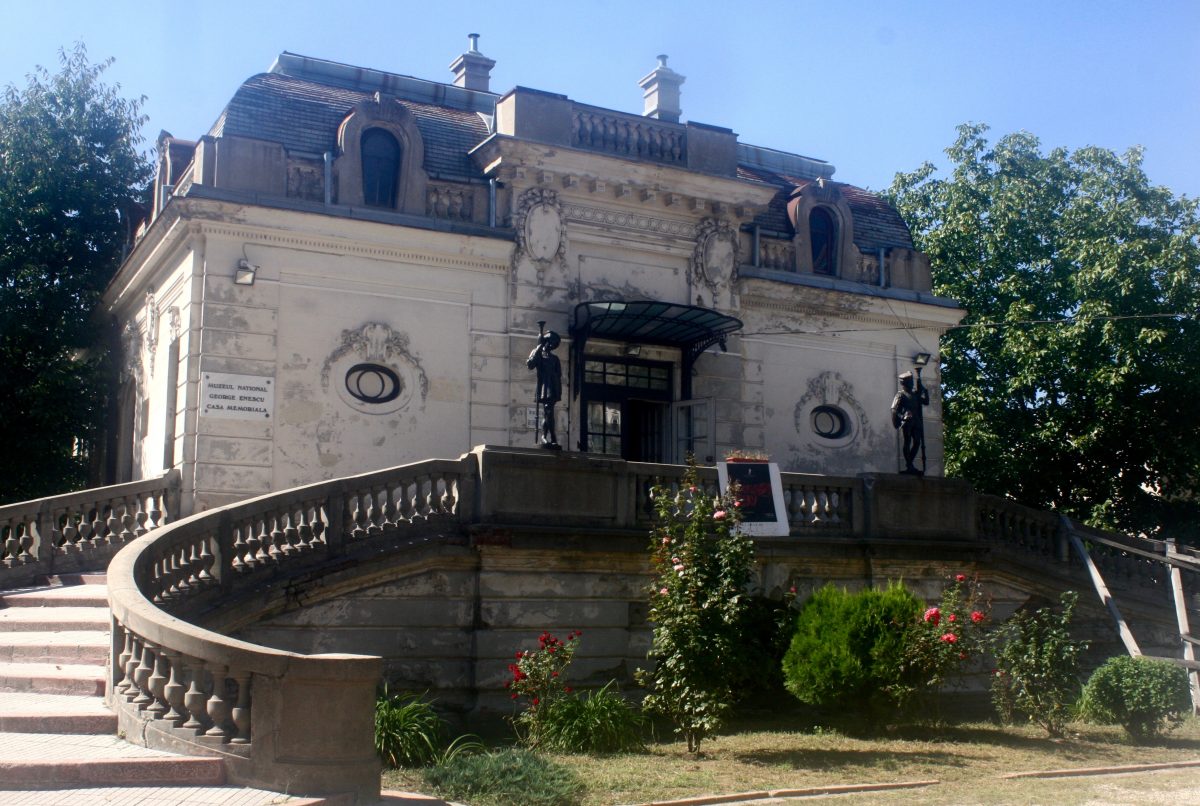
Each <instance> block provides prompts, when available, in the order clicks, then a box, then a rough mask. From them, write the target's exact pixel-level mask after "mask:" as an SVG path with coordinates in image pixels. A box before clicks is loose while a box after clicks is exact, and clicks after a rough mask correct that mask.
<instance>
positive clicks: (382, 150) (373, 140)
mask: <svg viewBox="0 0 1200 806" xmlns="http://www.w3.org/2000/svg"><path fill="white" fill-rule="evenodd" d="M399 184H400V144H399V143H397V142H396V138H395V137H393V136H392V134H391V133H390V132H388V131H386V130H384V129H378V128H371V129H367V130H366V131H365V132H363V136H362V189H363V204H365V205H368V206H370V207H385V208H387V209H388V210H394V209H395V208H396V189H397V188H398V187H399Z"/></svg>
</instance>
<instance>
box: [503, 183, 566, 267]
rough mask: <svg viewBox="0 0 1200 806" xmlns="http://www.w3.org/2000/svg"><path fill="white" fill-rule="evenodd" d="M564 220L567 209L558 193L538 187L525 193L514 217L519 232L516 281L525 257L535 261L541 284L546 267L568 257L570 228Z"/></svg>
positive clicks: (514, 263) (515, 263)
mask: <svg viewBox="0 0 1200 806" xmlns="http://www.w3.org/2000/svg"><path fill="white" fill-rule="evenodd" d="M563 221H564V216H563V209H562V205H561V204H560V203H559V200H558V193H557V192H555V191H553V190H551V189H549V188H542V187H535V188H530V189H529V190H527V191H525V192H524V193H522V194H521V196H520V199H519V200H518V202H517V212H516V214H515V215H514V216H513V228H514V229H515V230H516V232H517V248H516V249H515V250H514V251H513V266H512V269H513V278H514V280H515V279H516V271H517V265H518V264H519V262H520V260H521V257H522V256H525V257H527V258H529V259H530V260H531V261H533V263H534V266H535V268H536V269H537V273H538V282H539V283H541V282H542V278H543V276H544V274H545V271H546V269H548V268H550V266H551V265H553V264H554V263H555V262H561V261H563V260H565V257H566V254H567V228H566V227H565V226H563Z"/></svg>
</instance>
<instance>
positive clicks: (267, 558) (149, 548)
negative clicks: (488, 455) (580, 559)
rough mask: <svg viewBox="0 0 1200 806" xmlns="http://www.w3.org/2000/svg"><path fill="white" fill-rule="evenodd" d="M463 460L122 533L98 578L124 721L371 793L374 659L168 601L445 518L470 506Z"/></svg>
mask: <svg viewBox="0 0 1200 806" xmlns="http://www.w3.org/2000/svg"><path fill="white" fill-rule="evenodd" d="M472 467H473V457H470V456H469V457H467V458H465V459H464V460H462V461H445V460H431V461H426V462H420V463H417V464H413V465H405V466H402V467H398V468H392V469H389V470H384V471H378V472H375V473H368V474H365V475H362V476H355V477H351V478H346V479H339V480H336V481H327V482H320V483H317V484H312V485H308V486H306V487H300V488H296V489H292V490H287V491H284V492H281V493H276V494H272V495H267V496H262V497H260V498H255V499H252V500H249V501H244V502H241V503H238V504H233V505H231V506H227V507H223V508H221V509H217V510H212V511H209V512H204V513H200V514H198V515H194V516H192V517H190V518H186V519H183V520H181V521H179V522H177V523H174V524H172V525H171V526H168V527H166V528H163V529H160V530H157V531H156V532H154V533H153V534H148V535H146V536H145V537H143V538H141V539H139V540H137V541H135V542H134V543H132V544H131V545H130V546H129V547H128V549H127V550H126V551H124V552H122V553H121V554H119V555H118V556H117V558H116V559H115V560H114V561H113V563H112V565H111V566H110V567H109V582H108V584H109V601H110V604H111V606H112V611H113V657H114V659H115V660H114V662H113V664H112V667H111V676H110V680H109V688H108V690H109V699H110V702H111V704H112V705H113V707H114V710H116V711H117V713H118V717H119V720H120V724H121V730H123V731H124V732H125V734H126V735H127V736H130V737H142V738H144V741H145V743H146V744H147V745H148V746H152V747H159V748H161V749H168V750H174V751H182V752H189V753H200V754H204V753H206V752H207V753H219V754H220V755H222V756H223V757H225V758H226V763H227V766H228V767H229V772H230V776H231V778H232V779H233V780H235V781H238V782H241V783H245V784H251V785H261V786H265V787H268V788H273V789H281V790H287V791H289V792H291V793H297V792H303V793H307V794H321V793H328V792H344V791H353V792H354V793H355V794H356V796H357V797H358V798H359V799H360V800H362V799H366V800H369V799H370V798H372V797H376V796H377V795H378V792H379V761H378V759H377V758H376V756H375V753H374V748H373V745H372V736H373V732H372V719H373V713H374V698H375V688H376V686H377V685H378V683H379V681H380V677H381V673H382V665H381V664H382V661H381V660H380V659H379V658H377V657H371V656H361V655H349V654H326V655H302V654H298V653H292V652H284V651H279V650H274V649H270V648H267V647H261V646H257V645H254V644H250V643H247V642H244V641H239V640H235V639H232V638H229V637H227V636H225V635H222V634H220V633H217V632H213V631H210V630H207V629H204V628H203V627H202V626H200V625H199V624H195V623H191V622H189V621H187V620H183V619H180V618H176V617H174V616H172V615H170V613H171V612H174V611H178V610H180V609H181V608H182V607H183V606H184V605H186V604H188V603H189V602H190V601H192V600H196V599H200V598H202V597H203V595H204V594H205V593H206V592H212V593H211V594H210V597H209V598H213V597H215V598H216V600H218V601H219V600H220V599H222V598H225V597H234V598H236V596H237V594H239V592H242V591H244V590H246V589H251V590H252V589H255V588H258V587H260V586H263V587H269V586H270V585H271V584H273V583H276V584H278V583H279V580H281V579H286V577H287V575H288V572H289V568H290V567H293V566H294V567H302V566H303V567H305V568H311V567H313V566H314V565H315V566H320V565H325V566H328V565H329V564H330V563H332V562H336V560H337V558H338V556H339V555H341V554H343V553H344V552H346V551H348V550H350V549H351V548H352V547H354V546H356V545H358V544H364V543H369V542H370V541H372V540H373V539H375V538H378V537H380V536H383V535H395V534H396V533H397V532H400V531H414V532H415V531H419V530H421V529H422V528H437V527H438V525H439V524H442V523H448V524H451V525H452V528H457V523H458V522H459V520H460V519H461V518H467V519H469V518H470V511H469V509H467V508H464V507H462V506H460V504H461V502H462V501H463V500H464V493H463V490H464V487H469V486H470V485H471V484H473V479H474V473H473V472H472ZM473 499H474V496H473V495H471V494H469V493H468V494H467V495H466V496H465V500H466V501H468V502H470V501H473ZM318 726H319V727H318Z"/></svg>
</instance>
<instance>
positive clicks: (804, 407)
mask: <svg viewBox="0 0 1200 806" xmlns="http://www.w3.org/2000/svg"><path fill="white" fill-rule="evenodd" d="M819 409H820V410H824V411H825V412H826V413H828V414H829V415H831V416H832V417H833V418H835V419H836V418H837V417H841V418H842V419H843V422H842V425H843V428H841V429H840V433H839V432H837V431H828V432H826V433H827V434H834V433H836V434H837V435H836V436H822V435H820V434H819V431H818V430H817V428H820V426H819V425H817V424H818V423H819V422H820V421H821V419H820V417H814V413H815V412H817V411H818V410H819ZM795 426H796V433H797V434H799V435H800V436H801V437H802V438H804V439H805V440H806V441H807V442H808V443H809V444H810V445H813V446H815V447H824V448H841V447H845V446H847V445H849V444H851V443H853V442H860V443H866V442H869V440H870V437H871V425H870V420H869V419H868V417H867V411H866V409H865V408H863V406H862V404H861V403H859V402H858V400H857V398H855V396H854V387H853V386H851V385H850V383H849V382H848V381H846V380H845V379H844V378H842V376H841V375H840V374H839V373H837V372H830V371H826V372H822V373H820V374H819V375H816V376H815V377H813V378H811V379H809V381H808V388H807V390H806V391H805V393H804V394H803V395H802V396H801V397H800V399H799V400H798V401H796V408H795Z"/></svg>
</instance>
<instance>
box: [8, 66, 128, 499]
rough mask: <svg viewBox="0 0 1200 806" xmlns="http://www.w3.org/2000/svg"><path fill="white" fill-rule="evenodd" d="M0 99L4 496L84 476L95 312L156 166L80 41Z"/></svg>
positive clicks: (97, 409) (97, 350)
mask: <svg viewBox="0 0 1200 806" xmlns="http://www.w3.org/2000/svg"><path fill="white" fill-rule="evenodd" d="M60 61H61V67H60V70H59V72H58V73H56V74H54V75H51V74H50V73H49V72H47V71H46V70H45V69H43V68H40V67H39V68H37V69H36V70H35V71H34V72H33V73H32V74H30V75H29V76H28V78H27V84H26V86H25V87H23V88H17V87H15V86H12V85H10V86H8V87H7V88H6V89H5V90H4V96H3V100H2V101H0V389H2V390H3V393H2V394H0V445H3V446H4V456H5V460H4V461H3V462H0V501H12V500H20V499H24V498H31V497H37V496H41V495H49V494H52V493H55V492H63V491H65V490H67V489H71V488H74V487H78V486H80V485H82V484H84V483H85V482H86V481H87V471H88V459H87V454H88V450H89V448H90V446H91V445H92V444H93V443H94V441H95V438H96V435H97V434H98V432H99V428H100V426H101V424H102V414H103V408H104V403H105V394H104V393H105V383H104V380H103V377H104V376H103V372H104V363H105V360H104V343H105V337H104V334H103V333H102V330H103V328H102V327H98V326H97V324H96V323H95V322H94V321H93V319H92V313H93V311H94V309H95V307H96V304H97V301H98V299H99V295H100V292H101V291H102V290H103V288H104V286H105V284H106V283H107V282H108V281H109V279H111V277H112V275H113V272H114V271H115V270H116V267H117V265H118V264H119V263H120V260H121V256H122V249H123V247H124V245H125V243H126V242H127V237H128V231H129V227H130V214H131V211H132V210H133V209H134V203H135V200H136V199H137V198H138V197H139V191H140V189H141V188H142V187H143V186H144V185H145V184H146V182H147V180H148V179H149V177H150V164H149V162H148V161H147V159H146V157H145V156H144V155H143V154H142V153H141V152H139V150H138V144H139V142H140V141H141V137H140V134H139V130H140V128H141V126H142V123H143V122H144V120H145V119H144V118H143V117H142V116H141V112H140V110H141V101H140V100H127V99H124V98H122V97H121V96H120V95H119V94H118V89H119V88H118V87H113V86H108V85H106V84H104V83H103V82H102V75H103V73H104V71H105V69H106V68H107V67H108V66H109V64H110V63H111V60H110V61H106V62H102V63H100V64H91V63H90V62H89V61H88V58H87V53H86V51H85V49H84V47H83V45H82V44H79V45H76V46H75V47H74V49H73V50H70V51H65V50H64V51H62V52H61V54H60Z"/></svg>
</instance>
